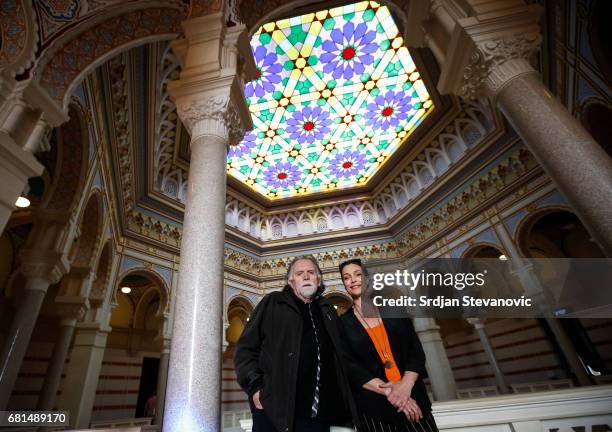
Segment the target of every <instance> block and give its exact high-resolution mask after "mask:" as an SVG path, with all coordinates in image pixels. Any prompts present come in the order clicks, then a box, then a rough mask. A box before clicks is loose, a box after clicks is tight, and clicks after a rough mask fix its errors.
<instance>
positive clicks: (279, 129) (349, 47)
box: [227, 1, 434, 199]
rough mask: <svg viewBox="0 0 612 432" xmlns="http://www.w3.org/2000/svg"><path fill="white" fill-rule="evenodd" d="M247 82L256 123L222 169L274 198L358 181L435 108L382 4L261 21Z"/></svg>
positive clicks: (371, 172)
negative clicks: (253, 72)
mask: <svg viewBox="0 0 612 432" xmlns="http://www.w3.org/2000/svg"><path fill="white" fill-rule="evenodd" d="M251 48H252V50H253V55H254V58H255V64H256V66H257V78H256V79H255V80H254V81H251V82H249V83H247V84H246V86H245V96H246V97H247V104H248V106H249V110H250V112H251V117H252V119H253V125H254V129H253V131H251V132H249V133H247V134H246V135H245V138H244V139H243V141H242V142H240V143H239V144H238V145H237V146H235V147H232V148H230V150H229V153H228V165H227V169H228V173H229V175H231V176H233V177H235V178H236V179H238V180H239V181H241V182H243V183H245V184H246V185H248V186H249V187H251V188H252V189H254V190H255V191H257V192H259V193H261V194H262V195H264V196H266V197H268V198H270V199H282V198H288V197H293V196H300V195H308V194H313V193H317V192H325V191H331V190H338V189H346V188H350V187H354V186H359V185H363V184H365V183H367V182H368V180H369V179H371V178H372V176H373V175H374V174H375V173H376V171H378V170H379V169H380V167H381V166H382V165H383V164H384V163H385V162H386V161H387V160H388V159H389V157H390V156H391V155H392V154H393V153H394V152H395V151H396V150H397V149H398V148H399V147H400V146H401V145H402V143H403V142H404V141H405V140H406V138H407V137H408V136H409V135H410V134H411V133H412V132H413V131H414V130H415V129H416V128H417V127H418V125H419V124H420V123H421V122H422V121H423V120H424V119H425V118H426V117H427V116H428V115H429V113H431V112H432V110H433V109H434V104H433V101H432V100H431V97H430V95H429V93H428V92H427V89H426V88H425V85H424V83H423V80H422V78H421V76H420V74H419V72H418V70H417V68H416V66H415V64H414V61H413V60H412V57H411V55H410V53H409V52H408V49H407V48H406V47H405V46H404V44H403V40H402V37H401V35H400V33H399V30H398V28H397V26H396V24H395V22H394V20H393V17H392V16H391V14H390V12H389V9H388V8H387V7H386V6H381V5H379V4H378V3H376V2H373V1H365V2H360V3H356V4H353V5H347V6H342V7H337V8H333V9H329V10H323V11H319V12H316V13H309V14H306V15H302V16H298V17H293V18H289V19H283V20H279V21H276V22H271V23H268V24H264V25H263V26H262V27H260V28H259V29H258V31H257V32H256V33H255V34H254V35H253V37H252V38H251Z"/></svg>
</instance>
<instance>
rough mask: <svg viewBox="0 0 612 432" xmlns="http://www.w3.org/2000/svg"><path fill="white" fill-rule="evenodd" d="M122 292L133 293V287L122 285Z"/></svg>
mask: <svg viewBox="0 0 612 432" xmlns="http://www.w3.org/2000/svg"><path fill="white" fill-rule="evenodd" d="M121 292H122V293H123V294H129V293H131V292H132V288H130V287H129V286H124V287H121Z"/></svg>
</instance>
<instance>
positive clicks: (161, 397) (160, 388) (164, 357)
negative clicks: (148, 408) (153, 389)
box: [153, 339, 170, 425]
mask: <svg viewBox="0 0 612 432" xmlns="http://www.w3.org/2000/svg"><path fill="white" fill-rule="evenodd" d="M169 364H170V340H169V339H164V341H163V346H162V350H161V353H160V355H159V373H158V374H157V407H156V408H155V421H154V423H153V424H156V425H162V424H163V419H164V404H165V402H166V385H167V382H168V365H169Z"/></svg>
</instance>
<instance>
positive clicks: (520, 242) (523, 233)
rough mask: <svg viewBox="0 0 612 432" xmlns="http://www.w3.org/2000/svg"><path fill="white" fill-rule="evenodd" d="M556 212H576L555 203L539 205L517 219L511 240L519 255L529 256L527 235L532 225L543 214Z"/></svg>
mask: <svg viewBox="0 0 612 432" xmlns="http://www.w3.org/2000/svg"><path fill="white" fill-rule="evenodd" d="M556 212H568V213H571V214H573V215H576V213H574V211H573V210H572V209H571V208H570V207H569V206H565V205H558V204H557V205H548V206H543V207H540V208H539V209H537V210H536V211H534V212H532V213H529V214H527V215H526V216H525V217H523V218H522V219H521V220H520V221H519V223H518V225H517V226H516V230H515V233H514V239H513V240H514V244H516V246H517V249H518V250H519V252H520V254H521V256H524V257H529V256H530V254H529V248H528V246H527V237H528V236H529V233H530V232H531V230H532V228H533V227H534V225H535V224H536V223H538V221H539V220H540V219H542V218H543V217H544V216H547V215H549V214H551V213H556Z"/></svg>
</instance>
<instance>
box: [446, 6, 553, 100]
mask: <svg viewBox="0 0 612 432" xmlns="http://www.w3.org/2000/svg"><path fill="white" fill-rule="evenodd" d="M542 12H543V9H542V7H541V6H539V5H536V4H532V5H522V6H520V7H514V8H510V9H505V10H501V11H496V12H494V13H483V14H481V15H477V16H471V17H467V18H460V19H458V20H457V25H456V26H455V27H454V30H453V32H452V35H451V41H450V44H449V49H448V52H447V54H446V61H445V63H444V65H443V67H442V73H441V75H440V80H439V82H438V90H439V91H440V92H441V93H455V94H457V95H459V96H461V97H466V98H477V97H480V96H482V95H486V96H489V97H495V96H496V95H497V94H498V93H499V91H500V90H501V89H502V88H503V87H504V86H505V85H507V84H508V83H509V82H510V81H512V80H513V79H514V78H516V77H518V76H520V75H523V74H526V73H537V72H536V71H535V69H534V68H533V67H532V66H531V65H530V63H529V61H530V60H531V59H532V58H533V56H534V55H535V54H536V53H537V52H538V51H539V49H540V45H541V43H542V35H541V33H540V27H539V20H540V17H541V15H542ZM458 71H462V72H458Z"/></svg>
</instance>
